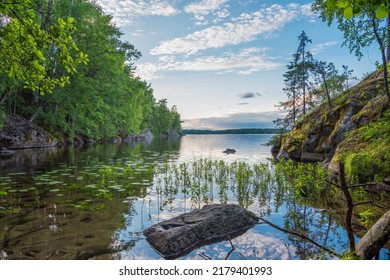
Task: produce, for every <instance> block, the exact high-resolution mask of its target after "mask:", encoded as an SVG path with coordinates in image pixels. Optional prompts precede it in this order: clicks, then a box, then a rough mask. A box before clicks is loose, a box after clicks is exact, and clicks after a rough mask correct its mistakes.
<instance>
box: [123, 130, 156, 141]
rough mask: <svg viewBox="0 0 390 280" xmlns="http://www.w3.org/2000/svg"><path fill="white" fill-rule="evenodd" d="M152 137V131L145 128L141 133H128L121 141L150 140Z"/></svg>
mask: <svg viewBox="0 0 390 280" xmlns="http://www.w3.org/2000/svg"><path fill="white" fill-rule="evenodd" d="M153 138H154V135H153V133H152V132H151V131H150V130H145V131H144V132H142V133H141V134H136V133H130V134H129V135H128V136H127V137H124V138H123V142H142V141H145V142H150V141H152V140H153Z"/></svg>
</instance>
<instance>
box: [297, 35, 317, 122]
mask: <svg viewBox="0 0 390 280" xmlns="http://www.w3.org/2000/svg"><path fill="white" fill-rule="evenodd" d="M298 40H299V45H298V50H297V54H296V55H297V56H298V57H299V59H298V60H297V64H296V66H297V68H298V71H299V72H300V75H299V83H300V88H301V90H302V101H303V105H302V109H303V115H306V102H307V100H306V91H307V88H308V87H309V71H310V68H311V64H312V60H313V56H312V54H311V53H310V51H308V50H307V45H308V44H309V43H311V39H309V37H308V36H307V35H306V33H305V31H302V33H301V34H300V35H299V36H298Z"/></svg>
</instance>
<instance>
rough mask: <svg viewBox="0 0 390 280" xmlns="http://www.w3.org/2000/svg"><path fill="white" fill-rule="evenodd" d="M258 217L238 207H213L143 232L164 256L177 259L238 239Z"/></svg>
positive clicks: (208, 206) (230, 205) (217, 205)
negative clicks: (198, 250) (215, 243)
mask: <svg viewBox="0 0 390 280" xmlns="http://www.w3.org/2000/svg"><path fill="white" fill-rule="evenodd" d="M257 222H258V218H257V217H256V215H255V214H253V213H252V212H249V211H248V210H246V209H244V208H243V207H241V206H239V205H233V204H213V205H206V206H204V207H203V208H202V209H200V210H194V211H192V212H190V213H184V214H182V215H180V216H178V217H176V218H173V219H170V220H168V221H164V222H161V223H158V224H155V225H153V226H152V227H150V228H147V229H146V230H144V234H145V236H146V240H147V241H148V242H149V244H150V245H151V246H152V247H153V248H154V250H156V251H157V252H158V253H159V254H160V255H161V256H163V257H164V258H166V259H176V258H178V257H180V256H184V255H186V254H188V253H189V252H191V251H193V250H194V249H196V248H199V247H201V246H204V245H207V244H211V243H214V242H218V241H222V240H230V239H231V238H234V237H237V236H239V235H241V234H243V233H244V232H246V231H247V230H248V229H249V228H251V227H253V226H254V225H255V224H257Z"/></svg>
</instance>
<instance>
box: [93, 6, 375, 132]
mask: <svg viewBox="0 0 390 280" xmlns="http://www.w3.org/2000/svg"><path fill="white" fill-rule="evenodd" d="M97 2H98V3H99V4H100V5H101V6H102V7H103V10H104V11H105V12H106V13H109V14H111V15H113V20H114V22H115V23H116V24H117V26H118V27H120V28H121V30H122V31H123V33H124V35H123V37H122V39H123V40H126V41H129V42H131V43H132V44H133V45H134V46H135V47H136V48H137V49H138V50H140V51H141V52H142V55H143V57H142V58H141V59H140V60H138V61H137V62H136V66H137V75H139V76H140V77H141V78H142V79H144V80H146V81H147V82H148V83H151V85H152V88H153V89H154V95H155V97H156V98H157V99H162V98H167V99H168V104H169V105H170V106H172V105H177V107H178V111H179V113H180V114H181V116H182V119H183V120H184V123H183V127H184V128H196V129H226V128H243V127H248V128H253V127H273V123H272V120H274V119H276V118H277V117H280V116H282V114H283V112H280V111H279V109H278V108H276V107H275V105H276V104H278V103H279V102H280V101H284V100H285V98H286V97H285V93H283V86H284V85H283V73H284V72H285V71H286V65H287V64H288V62H289V61H290V60H291V55H292V53H294V52H295V51H296V49H297V46H298V39H297V37H298V35H299V34H300V33H301V32H302V31H305V32H306V34H307V35H308V36H309V37H310V38H311V40H312V44H310V46H309V47H310V50H311V52H312V54H313V55H314V57H315V58H316V59H320V60H325V61H328V62H333V63H334V64H335V65H336V67H337V68H338V69H339V70H341V69H342V68H341V66H342V65H348V66H349V68H350V69H353V70H354V73H353V74H354V75H355V76H357V77H358V78H361V77H362V76H363V74H364V73H368V72H371V71H373V70H374V69H375V62H376V61H377V60H378V59H379V58H378V54H377V53H378V52H377V50H376V48H375V46H373V47H371V48H370V49H367V50H364V57H363V59H362V60H361V61H358V60H357V59H356V58H355V57H354V56H353V55H351V54H349V51H348V49H347V48H346V47H341V45H342V43H343V38H342V33H341V32H340V31H339V30H337V29H336V28H335V27H334V26H333V27H328V26H327V24H326V23H324V22H322V21H321V20H320V19H319V18H318V16H317V15H316V14H314V13H313V12H311V9H310V6H311V3H312V1H271V0H257V1H255V0H247V1H244V0H238V1H229V0H189V1H184V0H171V1H167V0H98V1H97Z"/></svg>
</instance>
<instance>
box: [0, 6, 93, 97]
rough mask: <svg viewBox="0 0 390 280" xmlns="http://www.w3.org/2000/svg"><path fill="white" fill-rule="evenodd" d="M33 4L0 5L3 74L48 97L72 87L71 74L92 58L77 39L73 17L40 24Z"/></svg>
mask: <svg viewBox="0 0 390 280" xmlns="http://www.w3.org/2000/svg"><path fill="white" fill-rule="evenodd" d="M33 3H34V2H33V1H31V0H19V1H14V0H11V1H8V2H1V4H0V14H1V16H2V25H1V28H0V35H1V48H0V59H1V61H2V63H1V64H0V73H8V75H9V76H10V77H15V78H17V79H18V80H21V81H23V82H24V83H25V85H24V87H25V88H28V89H30V90H33V91H36V90H38V91H39V92H40V94H45V93H51V92H53V90H54V89H55V88H56V87H63V86H65V84H68V83H69V75H70V74H74V73H75V72H76V67H77V65H79V64H80V63H87V62H88V56H87V55H85V54H84V53H83V52H81V51H80V50H79V49H78V47H77V45H76V44H75V42H74V40H73V37H72V35H73V32H74V31H75V27H74V24H73V23H74V19H73V18H71V17H68V18H67V19H63V18H57V20H56V21H52V23H49V22H40V21H39V19H38V18H39V17H38V16H37V12H38V11H36V10H35V9H34V4H33ZM48 13H49V11H48ZM49 17H50V15H49ZM53 22H55V23H53ZM53 73H61V74H60V75H56V74H53Z"/></svg>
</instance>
